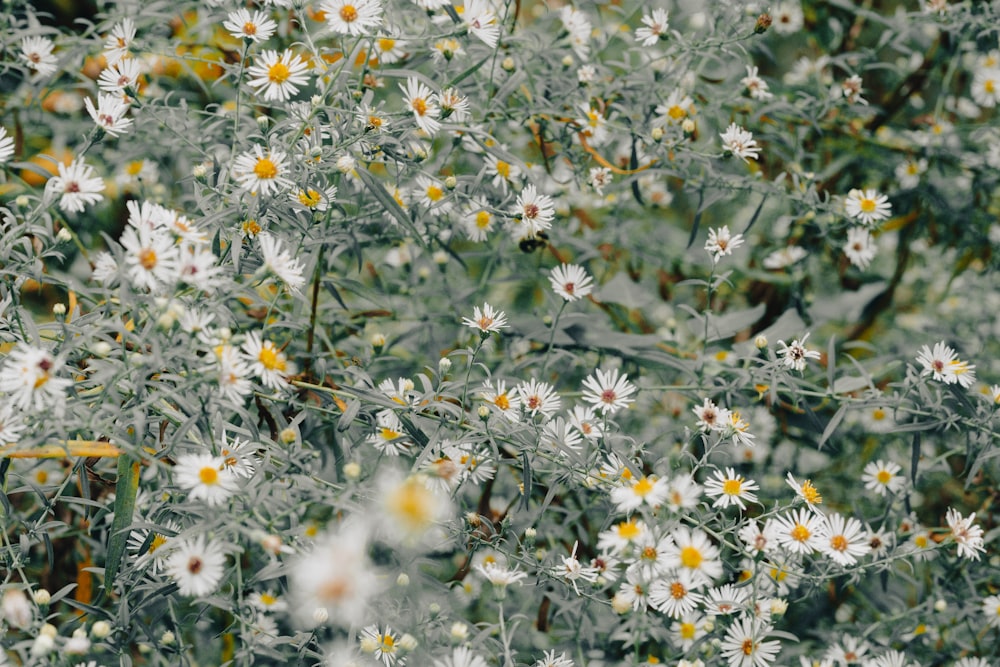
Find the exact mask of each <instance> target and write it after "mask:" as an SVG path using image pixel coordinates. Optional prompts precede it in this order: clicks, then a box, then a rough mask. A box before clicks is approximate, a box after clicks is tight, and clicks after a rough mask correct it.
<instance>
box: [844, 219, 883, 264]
mask: <svg viewBox="0 0 1000 667" xmlns="http://www.w3.org/2000/svg"><path fill="white" fill-rule="evenodd" d="M877 253H878V248H877V247H876V245H875V240H874V239H873V238H872V235H871V233H870V232H869V231H868V230H867V229H865V228H864V227H851V228H850V229H848V230H847V242H846V243H845V244H844V254H845V255H846V256H847V259H848V260H850V262H851V264H853V265H854V266H856V267H858V268H859V269H862V270H864V269H867V268H868V265H869V264H871V263H872V260H873V259H875V255H876V254H877Z"/></svg>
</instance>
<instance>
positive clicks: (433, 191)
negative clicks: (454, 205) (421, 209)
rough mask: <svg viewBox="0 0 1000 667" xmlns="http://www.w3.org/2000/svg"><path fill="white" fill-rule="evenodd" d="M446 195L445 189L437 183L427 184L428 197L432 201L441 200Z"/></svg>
mask: <svg viewBox="0 0 1000 667" xmlns="http://www.w3.org/2000/svg"><path fill="white" fill-rule="evenodd" d="M443 196H444V190H442V189H441V188H439V187H438V186H436V185H428V186H427V198H428V199H430V200H431V201H439V200H440V199H441V197H443Z"/></svg>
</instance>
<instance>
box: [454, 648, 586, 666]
mask: <svg viewBox="0 0 1000 667" xmlns="http://www.w3.org/2000/svg"><path fill="white" fill-rule="evenodd" d="M575 664H576V663H574V662H573V661H572V660H571V659H570V658H567V657H566V654H565V653H560V654H559V655H558V656H557V655H556V652H555V650H551V651H546V652H545V654H544V655H543V656H542V657H541V658H540V659H539V660H538V662H536V663H535V664H534V667H574V666H575ZM470 667H475V666H474V665H473V666H470ZM484 667H485V665H484Z"/></svg>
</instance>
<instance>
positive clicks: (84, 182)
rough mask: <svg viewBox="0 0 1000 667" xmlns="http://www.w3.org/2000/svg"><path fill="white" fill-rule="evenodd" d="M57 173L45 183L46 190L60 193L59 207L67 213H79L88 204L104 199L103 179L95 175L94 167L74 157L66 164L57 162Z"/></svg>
mask: <svg viewBox="0 0 1000 667" xmlns="http://www.w3.org/2000/svg"><path fill="white" fill-rule="evenodd" d="M58 169H59V175H58V176H53V177H52V178H50V179H49V181H48V183H46V184H45V190H46V192H51V193H61V194H60V197H59V208H61V209H62V210H63V211H65V212H67V213H80V212H82V211H83V209H84V208H85V207H86V206H87V205H88V204H96V203H97V202H99V201H101V200H102V199H104V195H102V194H100V193H101V192H104V181H103V180H102V179H101V178H100V177H99V176H97V175H95V172H94V168H93V167H91V166H90V165H89V164H87V163H86V162H84V161H83V158H76V159H75V160H73V161H72V162H71V163H70V164H69V165H68V166H67V165H65V164H63V163H61V162H60V163H59V164H58Z"/></svg>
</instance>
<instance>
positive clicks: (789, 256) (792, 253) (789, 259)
mask: <svg viewBox="0 0 1000 667" xmlns="http://www.w3.org/2000/svg"><path fill="white" fill-rule="evenodd" d="M808 255H809V253H808V252H806V251H805V250H803V249H802V248H801V247H799V246H797V245H790V246H785V247H784V248H782V249H781V250H775V251H774V252H772V253H771V254H770V255H768V256H767V257H765V258H764V261H763V263H762V264H763V267H764V268H765V269H768V270H771V271H780V270H781V269H787V268H788V267H789V266H792V265H793V264H797V263H798V262H800V261H802V260H803V259H805V258H806V257H807V256H808Z"/></svg>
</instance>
